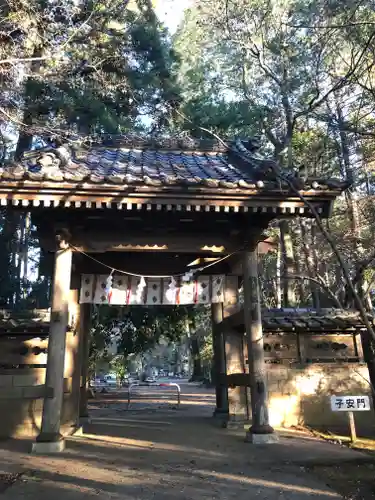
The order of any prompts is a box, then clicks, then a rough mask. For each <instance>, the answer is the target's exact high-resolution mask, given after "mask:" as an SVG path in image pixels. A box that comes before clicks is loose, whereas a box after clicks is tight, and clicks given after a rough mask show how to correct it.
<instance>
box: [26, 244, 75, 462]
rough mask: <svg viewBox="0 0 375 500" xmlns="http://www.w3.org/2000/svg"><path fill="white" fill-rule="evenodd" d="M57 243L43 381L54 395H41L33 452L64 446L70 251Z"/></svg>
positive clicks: (48, 450) (64, 245) (57, 448)
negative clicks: (38, 425)
mask: <svg viewBox="0 0 375 500" xmlns="http://www.w3.org/2000/svg"><path fill="white" fill-rule="evenodd" d="M57 243H58V246H57V251H56V254H55V269H54V274H53V282H52V287H53V288H52V307H51V319H50V330H49V339H48V357H47V370H46V382H45V385H46V387H47V388H51V389H53V397H52V398H46V399H44V404H43V414H42V429H41V432H40V434H39V436H38V437H37V438H36V442H35V443H33V448H32V451H34V452H35V453H46V452H59V451H62V450H63V449H64V447H65V442H64V439H63V436H62V435H61V433H60V427H61V412H62V403H63V395H64V361H65V344H66V331H67V327H68V321H69V296H70V279H71V268H72V251H71V249H70V247H69V244H68V243H67V242H66V241H65V240H64V239H63V238H58V239H57Z"/></svg>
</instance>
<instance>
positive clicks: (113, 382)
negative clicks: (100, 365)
mask: <svg viewBox="0 0 375 500" xmlns="http://www.w3.org/2000/svg"><path fill="white" fill-rule="evenodd" d="M104 381H105V382H106V383H107V384H108V385H109V386H110V387H117V378H116V376H115V375H112V374H109V375H104Z"/></svg>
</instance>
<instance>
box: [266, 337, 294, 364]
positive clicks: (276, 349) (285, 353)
mask: <svg viewBox="0 0 375 500" xmlns="http://www.w3.org/2000/svg"><path fill="white" fill-rule="evenodd" d="M263 348H264V357H265V359H266V360H269V361H271V360H272V361H277V360H282V359H290V360H298V347H297V336H296V335H292V334H286V335H271V334H265V335H264V339H263Z"/></svg>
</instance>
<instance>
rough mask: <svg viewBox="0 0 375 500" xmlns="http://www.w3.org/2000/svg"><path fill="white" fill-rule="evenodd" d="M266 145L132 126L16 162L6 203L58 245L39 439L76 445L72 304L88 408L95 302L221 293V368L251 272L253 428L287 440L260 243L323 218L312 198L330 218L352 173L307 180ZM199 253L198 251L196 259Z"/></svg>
mask: <svg viewBox="0 0 375 500" xmlns="http://www.w3.org/2000/svg"><path fill="white" fill-rule="evenodd" d="M258 149H259V145H258V143H257V141H255V140H248V141H240V140H237V141H233V142H228V143H227V144H224V143H213V142H209V141H201V142H200V141H194V140H188V139H187V140H183V141H181V140H178V141H176V140H159V141H156V140H152V141H145V140H138V139H133V140H129V138H128V139H126V138H119V139H112V140H105V141H104V140H103V142H102V143H100V144H96V145H95V144H94V145H92V147H90V148H88V149H87V148H86V149H85V148H80V147H72V146H71V145H69V144H61V143H60V144H55V147H49V148H45V149H43V150H36V151H30V152H28V153H26V154H25V155H24V157H23V158H22V159H21V161H20V162H19V163H17V164H13V165H8V166H6V167H5V168H4V169H2V171H1V179H0V203H1V205H2V206H7V207H9V209H12V210H25V211H30V212H31V214H32V220H33V223H34V224H36V226H37V228H38V232H39V238H40V242H41V246H42V248H43V250H44V251H45V252H49V253H50V255H51V256H52V257H53V266H52V265H51V269H52V268H53V293H52V303H51V317H50V326H49V340H48V356H47V368H46V376H45V387H46V388H47V389H48V391H50V393H49V394H48V395H47V394H46V395H44V403H43V413H42V424H41V431H40V433H39V435H38V437H37V440H36V442H35V443H34V451H40V452H44V451H59V450H62V449H63V448H64V438H63V435H62V432H61V431H62V428H61V424H62V402H63V400H64V370H65V360H64V358H65V350H66V332H67V327H68V325H69V321H70V320H69V310H71V309H76V310H78V311H80V313H79V314H77V316H76V319H77V321H78V325H79V326H78V327H77V338H78V339H79V347H78V348H77V349H78V350H77V352H78V353H79V355H77V356H76V358H75V366H74V370H73V372H72V377H71V379H72V389H71V390H72V393H74V394H76V399H75V401H76V403H75V404H74V405H73V406H74V407H75V408H78V406H79V405H78V402H79V399H80V407H81V412H82V413H84V411H85V410H84V407H85V401H84V398H85V395H84V394H83V392H84V391H83V390H82V389H84V386H85V377H86V376H87V373H86V372H85V370H86V368H85V359H87V343H88V339H87V331H88V324H89V319H90V318H89V316H90V313H89V304H90V303H93V302H94V303H108V302H109V303H111V301H112V303H123V304H124V305H125V304H126V303H128V304H133V305H136V304H137V303H143V304H145V303H146V304H152V303H153V304H156V303H159V302H160V303H211V304H212V306H211V307H212V322H213V331H214V362H215V366H216V371H217V374H218V375H220V374H222V375H223V374H225V344H224V336H223V334H222V330H221V329H220V324H221V322H222V321H223V319H224V318H225V317H227V316H229V315H230V314H231V313H233V312H234V311H235V310H236V297H237V292H238V278H239V276H240V275H243V277H244V292H245V293H244V300H245V306H244V318H245V319H244V321H245V323H244V324H245V329H246V331H247V339H248V348H249V375H248V376H249V381H250V382H249V385H250V389H251V400H252V425H251V428H250V432H249V436H250V438H251V440H252V441H253V442H269V441H272V440H274V433H273V428H272V427H271V426H270V424H269V419H268V407H267V380H266V369H265V367H266V365H265V363H264V350H263V336H262V324H261V310H260V293H259V285H258V271H257V251H256V249H257V245H258V242H259V241H261V240H262V238H263V237H262V233H263V231H264V229H265V228H267V227H268V225H269V223H270V221H272V220H273V219H275V218H287V217H295V216H300V217H312V216H313V214H312V212H311V207H313V209H314V210H315V211H316V213H318V214H319V215H320V217H322V218H326V217H329V215H330V213H331V210H332V205H333V202H334V200H335V198H336V197H337V196H339V195H340V194H341V192H342V191H343V190H344V189H345V187H346V184H345V182H341V181H340V180H337V179H316V178H311V179H310V178H309V179H304V178H301V177H300V176H299V175H298V172H297V171H290V172H283V174H282V175H281V174H280V170H279V167H278V165H277V164H276V163H275V162H274V161H271V160H264V159H262V158H261V157H260V156H259V154H258ZM301 196H302V199H301ZM306 201H307V204H306ZM207 257H210V258H213V257H215V258H217V260H216V261H215V262H214V265H210V266H209V267H208V265H205V264H200V262H204V261H203V260H202V259H205V258H207ZM195 261H197V262H198V264H196V265H190V266H189V264H191V263H192V262H195ZM239 262H240V263H241V266H240V271H237V274H238V275H237V277H236V276H233V275H235V274H236V271H235V269H238V263H239ZM120 275H121V276H120ZM72 290H73V291H74V292H72ZM206 290H207V291H208V293H206ZM78 292H80V293H78ZM78 295H79V297H78ZM78 304H80V305H78ZM218 380H220V377H218ZM80 387H81V391H80V390H79V388H80ZM80 392H81V398H79V393H80ZM216 400H217V409H216V413H217V414H222V413H224V414H228V397H227V387H226V385H225V383H222V384H220V383H218V385H217V388H216ZM77 417H78V409H77ZM77 419H78V418H77Z"/></svg>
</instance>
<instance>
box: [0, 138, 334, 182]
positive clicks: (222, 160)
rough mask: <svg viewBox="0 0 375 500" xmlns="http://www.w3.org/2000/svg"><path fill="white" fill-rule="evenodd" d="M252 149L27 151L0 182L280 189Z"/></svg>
mask: <svg viewBox="0 0 375 500" xmlns="http://www.w3.org/2000/svg"><path fill="white" fill-rule="evenodd" d="M244 144H245V145H246V146H247V147H249V148H250V149H246V147H245V146H244ZM249 144H250V146H249ZM251 144H252V143H251V141H250V142H249V143H247V142H241V141H235V142H232V143H228V145H225V144H222V143H218V142H216V143H213V142H211V143H209V142H208V141H204V142H202V143H200V142H199V141H194V140H186V141H185V142H184V141H172V140H164V141H159V142H155V141H154V142H150V141H140V140H132V141H131V142H129V141H127V142H126V141H125V142H121V141H120V140H111V141H108V140H107V141H104V142H103V143H102V144H101V145H97V144H96V145H93V146H91V147H89V148H86V149H79V148H73V147H71V146H69V145H60V146H58V147H54V148H53V147H50V148H44V149H42V150H35V151H30V152H28V153H26V154H25V155H24V157H23V159H22V160H21V161H20V162H19V163H17V164H12V165H8V166H5V167H4V168H2V169H0V182H1V181H7V180H8V181H19V180H29V181H35V182H42V181H50V182H63V181H65V182H69V183H73V184H74V183H81V182H85V183H88V184H93V185H103V184H112V185H118V186H126V185H146V186H155V187H158V186H160V187H163V186H177V187H183V186H189V187H194V186H195V187H199V186H201V187H205V188H218V187H220V188H224V189H241V190H243V189H244V190H246V189H254V188H258V189H259V188H268V189H272V188H276V189H280V182H279V181H278V180H277V179H276V178H275V169H276V168H277V164H276V163H275V162H274V161H273V160H266V159H263V158H261V157H260V156H259V155H258V153H257V152H256V150H257V146H254V147H251ZM290 175H292V176H293V175H295V173H294V172H291V173H290ZM304 187H305V188H306V189H308V188H310V189H311V187H312V188H313V189H315V190H319V189H321V190H327V189H328V190H329V189H334V190H342V189H343V187H344V183H342V182H341V181H339V180H335V179H330V180H322V179H309V180H308V181H307V182H306V186H304Z"/></svg>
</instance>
